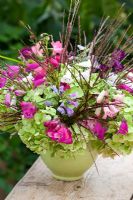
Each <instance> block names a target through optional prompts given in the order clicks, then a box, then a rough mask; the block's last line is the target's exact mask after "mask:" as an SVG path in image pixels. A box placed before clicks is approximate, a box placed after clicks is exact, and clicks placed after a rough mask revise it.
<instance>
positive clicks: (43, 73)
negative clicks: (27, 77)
mask: <svg viewBox="0 0 133 200" xmlns="http://www.w3.org/2000/svg"><path fill="white" fill-rule="evenodd" d="M34 74H35V77H40V78H43V77H45V76H46V69H44V68H43V67H38V68H36V69H35V70H34Z"/></svg>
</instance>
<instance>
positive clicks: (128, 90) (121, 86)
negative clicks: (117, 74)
mask: <svg viewBox="0 0 133 200" xmlns="http://www.w3.org/2000/svg"><path fill="white" fill-rule="evenodd" d="M117 88H118V89H121V90H126V91H127V92H129V93H133V89H132V88H130V87H129V86H128V85H126V84H120V85H118V86H117Z"/></svg>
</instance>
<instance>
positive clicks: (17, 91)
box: [14, 90, 25, 97]
mask: <svg viewBox="0 0 133 200" xmlns="http://www.w3.org/2000/svg"><path fill="white" fill-rule="evenodd" d="M14 93H15V95H16V96H18V97H21V96H24V94H25V91H23V90H15V91H14Z"/></svg>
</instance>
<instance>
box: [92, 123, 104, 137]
mask: <svg viewBox="0 0 133 200" xmlns="http://www.w3.org/2000/svg"><path fill="white" fill-rule="evenodd" d="M106 131H107V129H106V128H105V127H103V126H102V124H101V123H100V122H96V124H95V126H94V134H95V135H96V136H97V137H98V139H99V140H103V139H104V136H105V133H106Z"/></svg>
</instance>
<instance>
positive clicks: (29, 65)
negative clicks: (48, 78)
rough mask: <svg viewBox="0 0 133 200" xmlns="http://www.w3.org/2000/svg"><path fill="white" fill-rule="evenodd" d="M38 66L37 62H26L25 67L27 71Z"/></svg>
mask: <svg viewBox="0 0 133 200" xmlns="http://www.w3.org/2000/svg"><path fill="white" fill-rule="evenodd" d="M38 67H39V64H38V63H36V62H33V63H28V64H27V67H26V71H27V72H30V71H33V70H35V69H37V68H38Z"/></svg>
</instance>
